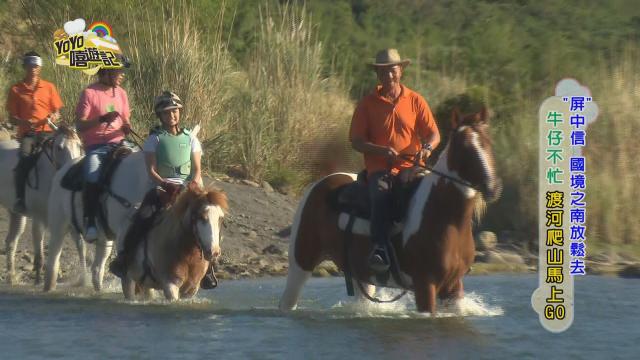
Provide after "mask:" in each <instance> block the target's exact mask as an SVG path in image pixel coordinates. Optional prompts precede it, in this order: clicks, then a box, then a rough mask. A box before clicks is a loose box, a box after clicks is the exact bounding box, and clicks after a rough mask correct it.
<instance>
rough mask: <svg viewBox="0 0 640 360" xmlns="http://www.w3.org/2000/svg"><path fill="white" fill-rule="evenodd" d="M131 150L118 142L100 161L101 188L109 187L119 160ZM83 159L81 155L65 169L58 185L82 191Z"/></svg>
mask: <svg viewBox="0 0 640 360" xmlns="http://www.w3.org/2000/svg"><path fill="white" fill-rule="evenodd" d="M131 152H132V150H131V148H129V147H128V146H125V145H120V144H118V145H116V146H113V147H112V149H111V150H110V151H109V153H108V154H107V156H105V159H104V162H103V163H102V170H101V171H100V179H99V181H98V183H99V184H100V185H101V186H102V188H103V189H108V188H109V186H110V185H111V178H112V177H113V174H114V173H115V171H116V169H117V168H118V165H120V162H122V160H123V159H124V158H125V157H127V156H128V155H129V154H131ZM85 161H86V157H83V158H82V159H80V161H78V162H77V163H75V164H73V165H72V166H71V167H70V168H69V170H67V172H66V174H64V176H63V177H62V180H61V182H60V185H62V187H63V188H65V189H67V190H71V191H82V189H83V188H84V183H85V179H84V171H83V168H84V162H85Z"/></svg>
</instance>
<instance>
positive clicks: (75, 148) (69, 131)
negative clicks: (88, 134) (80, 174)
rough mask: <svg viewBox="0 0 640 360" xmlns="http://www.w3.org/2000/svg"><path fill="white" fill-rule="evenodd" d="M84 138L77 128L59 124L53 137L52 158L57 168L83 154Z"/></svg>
mask: <svg viewBox="0 0 640 360" xmlns="http://www.w3.org/2000/svg"><path fill="white" fill-rule="evenodd" d="M82 154H83V148H82V140H80V137H79V136H78V133H77V132H76V130H75V129H73V128H71V127H69V126H68V125H65V124H62V125H59V126H58V127H57V129H56V131H55V133H54V135H53V138H52V149H51V159H52V161H53V164H54V166H55V168H56V169H59V168H61V167H62V165H64V164H65V163H66V162H68V161H70V160H72V159H75V158H78V157H80V156H82Z"/></svg>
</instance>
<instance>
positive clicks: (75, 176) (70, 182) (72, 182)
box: [60, 144, 133, 238]
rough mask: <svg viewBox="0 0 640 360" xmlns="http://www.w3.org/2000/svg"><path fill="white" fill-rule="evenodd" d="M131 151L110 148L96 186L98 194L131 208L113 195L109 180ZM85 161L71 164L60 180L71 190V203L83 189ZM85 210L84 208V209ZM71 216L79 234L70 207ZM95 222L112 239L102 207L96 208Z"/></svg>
mask: <svg viewBox="0 0 640 360" xmlns="http://www.w3.org/2000/svg"><path fill="white" fill-rule="evenodd" d="M132 152H133V151H132V150H131V148H129V147H128V146H126V145H123V144H117V145H115V146H113V147H112V148H111V150H110V151H109V152H108V153H107V156H105V158H104V161H103V163H102V171H101V172H100V178H99V179H98V184H99V185H100V193H101V194H104V193H107V194H109V195H111V196H112V197H113V198H114V199H116V200H117V201H118V202H120V203H121V204H122V205H123V206H124V207H127V208H128V207H131V204H130V203H129V201H127V199H124V198H123V197H121V196H119V195H117V194H115V193H113V192H112V191H111V179H112V178H113V174H114V173H115V171H116V169H117V168H118V166H119V165H120V163H121V162H122V160H123V159H124V158H125V157H127V156H128V155H129V154H131V153H132ZM85 161H86V157H83V158H82V159H80V161H78V162H77V163H75V164H73V165H72V166H71V167H70V168H69V169H68V170H67V172H66V173H65V174H64V176H63V177H62V180H60V185H61V186H62V187H63V188H65V189H67V190H71V191H72V194H71V201H72V202H73V201H74V198H75V195H76V193H77V192H81V191H83V189H84V184H85V179H84V171H83V167H84V162H85ZM85 209H86V208H85ZM71 210H72V216H71V223H72V225H73V227H74V228H75V230H76V231H77V232H79V233H81V232H82V228H81V226H80V224H79V222H78V220H77V217H76V213H75V207H74V206H71ZM96 218H97V221H98V222H99V223H100V225H101V227H102V228H103V229H104V231H105V233H106V235H107V237H108V238H114V237H115V234H114V232H113V230H111V229H110V228H109V224H108V221H107V214H106V209H105V208H104V207H103V206H98V211H97V216H96Z"/></svg>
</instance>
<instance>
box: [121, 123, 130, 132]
mask: <svg viewBox="0 0 640 360" xmlns="http://www.w3.org/2000/svg"><path fill="white" fill-rule="evenodd" d="M120 130H122V132H123V133H124V134H125V135H129V134H130V133H131V125H129V124H123V125H122V127H121V128H120Z"/></svg>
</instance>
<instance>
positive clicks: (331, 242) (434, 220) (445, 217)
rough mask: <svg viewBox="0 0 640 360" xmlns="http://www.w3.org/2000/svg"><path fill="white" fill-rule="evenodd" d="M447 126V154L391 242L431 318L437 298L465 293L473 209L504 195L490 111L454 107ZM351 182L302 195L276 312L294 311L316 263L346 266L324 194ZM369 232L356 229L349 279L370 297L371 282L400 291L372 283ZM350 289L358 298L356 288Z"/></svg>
mask: <svg viewBox="0 0 640 360" xmlns="http://www.w3.org/2000/svg"><path fill="white" fill-rule="evenodd" d="M451 128H452V129H453V130H452V132H451V136H450V137H449V143H448V145H447V147H446V149H445V150H444V151H443V153H442V154H441V156H440V158H439V159H438V161H437V163H436V165H435V166H434V168H433V170H434V171H433V172H432V173H431V174H429V175H426V176H425V177H423V178H422V179H421V180H420V183H419V185H418V188H417V190H416V192H415V194H414V195H413V196H412V198H411V200H410V202H409V208H408V212H407V216H406V219H405V221H404V226H403V228H402V230H401V231H399V232H397V233H396V234H395V235H393V236H392V239H391V240H392V244H393V247H394V249H395V252H396V254H397V259H398V263H399V269H400V272H401V276H402V277H403V278H404V279H405V281H403V283H405V284H406V285H407V286H408V287H409V289H410V290H413V291H414V293H415V301H416V306H417V310H418V311H420V312H426V311H429V312H431V313H435V311H436V297H439V298H441V299H455V298H461V297H462V296H463V285H462V277H463V276H464V274H465V273H467V271H468V270H469V268H470V266H471V264H472V263H473V259H474V256H475V245H474V241H473V236H472V220H473V215H474V212H476V209H477V208H478V209H480V208H483V206H478V205H480V204H481V205H484V200H487V201H492V200H494V199H496V198H497V197H499V193H500V191H501V185H500V181H499V179H498V178H497V177H496V173H495V169H494V159H493V153H492V148H491V140H490V137H489V133H488V122H487V111H486V110H485V109H483V110H482V111H481V112H479V113H475V114H470V115H466V116H461V115H460V114H459V113H458V112H457V110H456V111H454V113H453V115H452V124H451ZM436 172H438V173H440V174H441V175H436V174H435V173H436ZM354 180H355V176H354V175H353V174H332V175H329V176H327V177H325V178H324V179H322V180H320V181H318V182H317V183H315V184H313V185H312V186H311V187H310V188H309V189H308V190H307V192H306V194H305V196H304V198H303V200H302V202H301V203H300V205H299V207H298V211H297V213H296V216H295V220H294V223H293V226H292V230H291V239H290V245H289V246H290V247H289V273H288V276H287V285H286V289H285V291H284V293H283V295H282V298H281V300H280V309H282V310H291V309H294V308H295V307H296V304H297V301H298V297H299V295H300V291H301V290H302V287H303V285H304V283H305V282H306V280H307V279H308V278H309V276H310V275H311V272H312V271H313V269H314V267H315V266H316V265H318V264H319V263H320V262H321V261H323V260H326V259H329V260H332V261H333V262H335V263H336V265H337V266H338V267H340V268H341V269H344V264H345V261H344V256H345V254H344V249H343V247H344V241H345V238H346V236H345V232H343V231H342V230H340V228H339V227H338V223H339V218H340V215H341V214H340V213H338V212H337V211H336V210H334V209H333V208H332V207H331V206H330V204H329V201H328V197H329V194H330V193H331V192H332V191H333V190H334V189H336V188H338V187H341V186H343V185H345V184H348V183H351V182H353V181H354ZM479 193H482V196H480V194H479ZM483 197H484V200H483ZM361 222H363V221H361ZM367 224H368V223H367ZM364 228H365V229H366V228H368V226H365V227H364ZM366 232H368V230H367V231H362V232H361V234H363V235H358V234H356V233H355V232H354V234H353V238H352V240H351V245H350V249H349V251H348V252H349V262H348V263H349V264H350V265H351V272H352V276H353V278H354V281H361V282H362V283H365V284H368V285H367V286H366V288H365V291H367V292H368V293H372V292H373V291H374V290H375V287H374V286H375V285H381V286H386V287H400V286H399V285H398V284H395V282H393V281H392V282H387V283H385V284H376V279H375V276H374V274H373V273H372V272H371V270H370V269H369V268H368V266H367V258H368V255H369V253H370V251H371V241H370V240H369V238H368V236H366V235H364V234H365V233H366ZM354 288H355V289H356V291H357V295H358V297H359V298H360V299H362V296H363V294H362V293H361V292H360V291H359V289H358V286H354Z"/></svg>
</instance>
